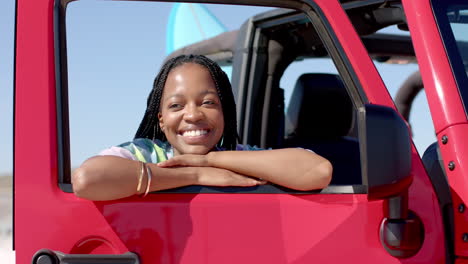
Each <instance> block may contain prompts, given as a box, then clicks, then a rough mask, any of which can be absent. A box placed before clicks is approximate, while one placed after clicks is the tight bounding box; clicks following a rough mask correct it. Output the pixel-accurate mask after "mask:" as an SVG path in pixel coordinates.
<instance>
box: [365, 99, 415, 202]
mask: <svg viewBox="0 0 468 264" xmlns="http://www.w3.org/2000/svg"><path fill="white" fill-rule="evenodd" d="M359 142H360V151H361V168H362V182H363V184H364V185H365V186H367V193H368V199H369V200H375V199H382V198H388V197H392V196H396V195H399V194H401V193H403V192H404V191H406V190H407V189H408V187H409V185H410V184H411V182H412V175H411V139H410V133H409V129H408V126H407V125H406V122H405V121H404V120H403V119H402V118H401V117H400V115H399V114H398V113H397V112H396V111H395V110H394V109H393V108H390V107H386V106H381V105H370V104H367V105H365V106H364V107H363V108H361V109H360V111H359Z"/></svg>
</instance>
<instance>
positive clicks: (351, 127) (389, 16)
mask: <svg viewBox="0 0 468 264" xmlns="http://www.w3.org/2000/svg"><path fill="white" fill-rule="evenodd" d="M70 2H71V1H70V0H17V16H16V40H15V97H14V98H15V117H14V248H15V250H16V260H17V263H34V264H36V263H37V264H44V263H346V262H351V263H455V262H456V263H466V262H468V222H467V221H468V218H467V212H466V203H467V202H468V167H467V166H468V141H467V140H466V135H467V134H468V124H467V113H468V111H467V110H468V109H467V105H468V78H467V65H468V63H467V62H468V52H467V51H468V48H467V47H468V46H467V45H468V42H467V41H465V40H464V36H466V34H467V32H466V28H467V23H468V3H467V2H466V1H465V2H463V1H458V0H445V1H443V0H418V1H414V0H395V1H385V0H375V1H374V0H364V1H344V0H343V1H341V2H340V1H338V0H308V1H300V0H288V1H286V0H236V1H234V0H213V1H202V2H204V3H222V4H247V5H262V6H271V7H279V8H288V9H277V10H273V11H270V12H267V13H263V14H260V15H258V16H255V17H253V18H251V19H249V20H247V21H246V22H245V23H244V24H243V26H242V27H241V28H240V29H239V30H238V31H234V32H230V33H227V34H224V35H221V36H219V37H215V38H214V39H210V40H208V41H205V42H201V43H197V44H194V45H195V47H197V49H193V48H194V46H193V45H192V46H189V47H187V51H190V52H194V50H198V52H199V53H202V54H206V55H208V56H211V57H212V58H213V59H214V60H216V61H217V62H218V63H220V64H222V65H226V64H229V65H232V67H233V72H232V77H231V78H232V79H231V80H232V83H233V89H234V94H235V96H236V100H237V105H238V107H237V112H238V113H237V114H238V118H239V120H238V127H239V134H240V136H241V138H242V143H246V144H251V145H258V146H261V147H273V148H279V147H284V146H288V147H296V146H297V147H307V148H310V149H313V150H314V151H316V152H317V153H319V154H321V155H323V156H325V157H326V158H328V159H329V160H330V161H331V162H332V164H333V166H334V174H333V180H332V183H331V185H330V186H329V187H327V188H325V189H323V190H319V191H310V192H299V191H293V190H289V189H285V188H282V187H279V186H275V185H264V186H258V187H249V188H221V187H219V188H215V187H204V186H189V187H184V188H178V189H174V190H168V191H162V192H155V193H151V194H149V195H148V196H147V197H145V198H141V197H130V198H126V199H121V200H116V201H109V202H92V201H87V200H84V199H80V198H78V197H76V196H75V195H74V194H73V192H72V188H73V186H72V185H71V182H70V175H71V168H70V167H71V166H70V143H69V142H70V132H69V111H68V102H69V100H70V98H69V96H68V79H67V76H68V75H67V42H66V38H65V36H66V33H67V31H66V27H65V24H66V23H65V22H66V15H67V9H66V7H67V5H68V4H69V3H70ZM392 25H398V27H399V28H400V29H403V30H409V31H410V33H411V37H404V36H403V37H402V36H396V35H391V34H390V35H388V34H387V35H382V34H380V33H376V32H377V31H378V30H380V29H383V28H386V27H388V26H392ZM463 27H464V31H463ZM460 28H461V29H460ZM226 35H229V36H230V37H229V38H226ZM226 39H231V40H235V41H231V42H229V41H227V40H226ZM216 40H223V41H216ZM219 43H221V44H223V45H221V46H219V45H217V44H219ZM213 49H214V50H215V51H213ZM187 51H186V52H187ZM179 52H182V51H176V54H178V53H179ZM322 57H323V58H330V59H331V60H333V63H334V64H335V66H336V69H337V71H338V74H319V73H316V72H314V71H310V72H309V73H307V74H304V75H302V76H301V77H300V78H299V79H298V80H297V82H296V85H295V87H294V91H293V93H292V97H291V101H290V103H289V105H287V106H285V104H284V90H283V89H282V88H281V87H280V85H279V79H280V78H281V76H282V74H283V73H284V70H285V68H286V67H287V66H288V65H290V64H291V63H293V62H294V61H296V60H298V59H304V60H307V59H312V58H322ZM373 59H374V60H377V61H392V60H393V61H405V62H416V61H417V63H418V65H419V69H420V74H421V77H422V83H423V86H424V89H425V91H426V94H427V98H428V102H429V106H430V109H431V116H432V119H433V122H434V127H435V131H431V133H435V134H436V135H437V142H435V143H434V144H433V145H431V146H430V147H429V148H428V149H427V151H426V152H425V153H424V155H423V157H422V158H420V156H419V154H418V153H417V151H416V149H415V147H414V146H413V144H412V141H411V137H410V132H409V128H408V125H407V122H406V121H405V120H404V118H403V117H402V116H401V115H400V114H399V112H398V111H397V109H396V107H395V104H394V102H393V100H392V98H391V97H390V95H389V93H388V91H387V88H386V86H385V85H384V83H383V82H382V79H381V77H380V75H379V73H378V72H377V70H376V67H375V66H374V63H373ZM413 97H414V93H411V92H409V93H407V94H406V96H403V98H400V100H401V101H400V102H401V103H402V105H403V107H404V106H406V107H408V106H409V105H410V103H411V100H412V98H413ZM285 109H287V110H285ZM400 110H401V109H400ZM405 111H408V108H406V110H405ZM402 113H403V112H402ZM404 116H405V115H404ZM317 131H318V132H317ZM32 150H33V151H35V152H36V153H35V155H34V159H32V158H31V151H32ZM90 155H91V153H90Z"/></svg>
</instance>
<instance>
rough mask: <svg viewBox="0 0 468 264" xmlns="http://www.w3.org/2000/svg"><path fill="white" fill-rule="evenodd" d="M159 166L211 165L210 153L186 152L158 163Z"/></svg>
mask: <svg viewBox="0 0 468 264" xmlns="http://www.w3.org/2000/svg"><path fill="white" fill-rule="evenodd" d="M157 166H158V167H161V168H168V167H209V166H210V165H209V162H208V155H195V154H184V155H179V156H175V157H173V158H171V159H168V160H166V161H163V162H160V163H158V164H157Z"/></svg>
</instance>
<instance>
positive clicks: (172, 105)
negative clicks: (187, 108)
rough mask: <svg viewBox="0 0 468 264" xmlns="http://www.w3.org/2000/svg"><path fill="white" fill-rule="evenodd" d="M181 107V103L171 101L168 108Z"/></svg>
mask: <svg viewBox="0 0 468 264" xmlns="http://www.w3.org/2000/svg"><path fill="white" fill-rule="evenodd" d="M181 107H182V105H181V104H176V103H173V104H170V105H169V109H177V108H181Z"/></svg>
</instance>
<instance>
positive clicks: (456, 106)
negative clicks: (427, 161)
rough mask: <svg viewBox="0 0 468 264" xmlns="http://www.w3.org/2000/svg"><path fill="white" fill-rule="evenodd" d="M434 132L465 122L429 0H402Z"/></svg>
mask: <svg viewBox="0 0 468 264" xmlns="http://www.w3.org/2000/svg"><path fill="white" fill-rule="evenodd" d="M403 5H404V9H405V12H407V13H411V14H413V15H411V16H407V20H408V25H409V29H410V32H411V37H412V40H413V46H414V50H415V52H416V57H417V59H418V62H419V70H420V72H421V76H422V79H423V82H424V89H425V91H426V97H427V101H428V103H429V107H430V110H431V116H432V120H433V122H434V128H435V130H436V133H437V134H438V133H440V131H442V130H444V129H445V128H447V127H449V126H451V125H454V124H459V123H466V122H467V120H466V115H465V110H464V108H463V105H462V103H461V100H460V96H459V93H458V89H457V86H456V82H455V80H454V78H453V74H452V70H451V68H450V64H449V61H448V58H447V54H446V53H445V48H444V45H443V42H442V40H441V38H440V34H439V31H438V28H437V26H436V22H435V20H434V16H433V13H432V8H431V5H430V1H429V0H422V1H411V0H404V1H403Z"/></svg>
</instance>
